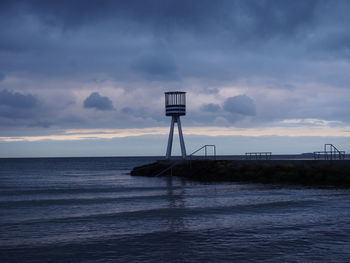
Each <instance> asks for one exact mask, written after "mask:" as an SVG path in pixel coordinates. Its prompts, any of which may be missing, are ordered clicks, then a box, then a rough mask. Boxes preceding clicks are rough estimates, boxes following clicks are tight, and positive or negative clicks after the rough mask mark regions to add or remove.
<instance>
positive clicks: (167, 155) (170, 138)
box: [166, 116, 175, 159]
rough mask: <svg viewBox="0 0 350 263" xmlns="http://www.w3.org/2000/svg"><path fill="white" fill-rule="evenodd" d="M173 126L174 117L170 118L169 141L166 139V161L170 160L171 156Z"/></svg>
mask: <svg viewBox="0 0 350 263" xmlns="http://www.w3.org/2000/svg"><path fill="white" fill-rule="evenodd" d="M174 124H175V117H174V116H172V117H171V125H170V131H169V139H168V147H167V150H166V159H170V156H171V149H172V146H173V137H174Z"/></svg>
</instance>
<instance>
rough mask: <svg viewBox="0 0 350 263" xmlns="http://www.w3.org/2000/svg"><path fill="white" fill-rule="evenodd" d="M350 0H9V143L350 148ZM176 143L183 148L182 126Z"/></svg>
mask: <svg viewBox="0 0 350 263" xmlns="http://www.w3.org/2000/svg"><path fill="white" fill-rule="evenodd" d="M349 13H350V2H349V1H342V0H338V1H333V0H329V1H327V0H305V1H287V0H259V1H258V0H256V1H244V0H227V1H226V0H218V1H211V0H201V1H197V0H148V1H142V0H128V1H118V0H113V1H112V0H110V1H109V0H101V1H85V0H70V1H67V0H60V1H56V0H50V1H44V0H23V1H20V0H18V1H17V0H8V1H7V0H0V157H40V156H41V157H43V156H50V157H51V156H125V155H126V156H148V155H164V154H165V150H166V144H167V136H168V132H169V125H170V118H168V117H166V116H165V114H164V92H166V91H186V92H187V93H186V96H187V115H186V116H184V117H182V126H183V132H184V137H185V143H186V146H187V152H188V153H191V152H193V151H194V150H196V149H197V148H199V147H201V146H202V145H204V144H215V145H216V146H217V153H218V154H223V155H224V154H225V155H226V154H244V153H245V152H249V151H272V152H273V153H276V154H288V153H303V152H313V151H319V150H322V149H323V144H324V143H333V144H334V145H336V146H337V147H338V148H339V149H341V150H346V151H350V143H349V142H350V138H349V137H350V107H349V105H350V74H349V72H350V30H349V28H350V16H349ZM174 154H179V146H178V138H177V136H175V141H174Z"/></svg>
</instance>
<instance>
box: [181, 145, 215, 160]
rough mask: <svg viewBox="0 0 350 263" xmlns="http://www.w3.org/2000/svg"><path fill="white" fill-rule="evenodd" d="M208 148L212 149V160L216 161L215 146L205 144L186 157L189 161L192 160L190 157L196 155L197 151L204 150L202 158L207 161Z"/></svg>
mask: <svg viewBox="0 0 350 263" xmlns="http://www.w3.org/2000/svg"><path fill="white" fill-rule="evenodd" d="M208 148H212V149H213V155H212V156H213V157H214V160H216V146H215V145H213V144H206V145H203V146H202V147H200V148H199V149H197V150H195V151H194V152H193V153H191V154H190V155H189V156H188V157H189V158H190V160H191V159H192V156H194V155H195V154H196V153H198V152H199V151H201V150H203V149H204V158H205V159H208V157H209V156H208Z"/></svg>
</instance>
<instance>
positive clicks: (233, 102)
mask: <svg viewBox="0 0 350 263" xmlns="http://www.w3.org/2000/svg"><path fill="white" fill-rule="evenodd" d="M223 108H224V110H225V111H227V112H230V113H236V114H241V115H247V116H254V115H255V114H256V107H255V103H254V101H253V100H252V99H251V98H249V97H248V96H247V95H238V96H234V97H230V98H228V99H226V101H225V103H224V106H223Z"/></svg>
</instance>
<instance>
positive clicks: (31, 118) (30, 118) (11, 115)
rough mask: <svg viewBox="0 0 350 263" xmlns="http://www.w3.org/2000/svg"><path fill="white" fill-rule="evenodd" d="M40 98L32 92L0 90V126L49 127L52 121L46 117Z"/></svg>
mask: <svg viewBox="0 0 350 263" xmlns="http://www.w3.org/2000/svg"><path fill="white" fill-rule="evenodd" d="M45 115H46V111H45V110H44V109H43V106H42V104H41V102H40V100H39V99H38V98H37V97H36V96H34V95H32V94H22V93H20V92H15V91H9V90H1V91H0V126H1V127H6V126H7V127H14V126H22V127H24V126H27V127H49V126H50V124H51V123H52V122H51V121H49V120H48V119H47V118H46V117H45Z"/></svg>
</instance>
